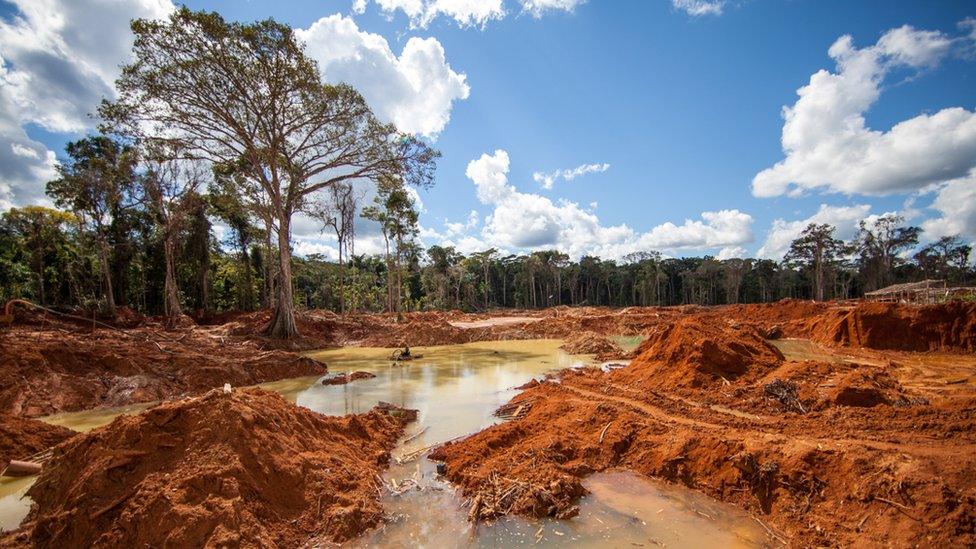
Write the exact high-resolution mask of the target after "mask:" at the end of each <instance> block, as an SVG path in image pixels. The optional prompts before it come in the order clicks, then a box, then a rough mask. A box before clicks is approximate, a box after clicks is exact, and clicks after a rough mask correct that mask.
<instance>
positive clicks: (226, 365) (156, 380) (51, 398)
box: [0, 324, 327, 417]
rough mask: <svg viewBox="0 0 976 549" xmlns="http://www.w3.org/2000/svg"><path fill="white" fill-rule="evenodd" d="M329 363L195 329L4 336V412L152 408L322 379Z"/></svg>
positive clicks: (0, 339)
mask: <svg viewBox="0 0 976 549" xmlns="http://www.w3.org/2000/svg"><path fill="white" fill-rule="evenodd" d="M326 371H327V368H326V366H325V364H322V363H320V362H318V361H315V360H312V359H310V358H307V357H302V356H300V355H297V354H294V353H291V352H286V351H261V350H259V349H257V348H256V347H255V346H254V345H253V344H250V343H249V342H246V341H227V340H225V339H221V338H215V337H211V336H210V335H209V334H207V333H206V332H205V331H203V330H200V329H197V328H192V327H191V328H188V329H185V330H182V331H178V332H162V331H161V330H155V329H153V328H152V327H139V328H133V329H129V330H127V331H126V332H124V333H123V332H119V331H114V330H108V329H99V330H96V331H95V332H94V333H89V332H87V331H84V330H83V329H81V328H78V327H76V326H72V325H68V324H61V325H54V326H50V327H36V326H29V325H27V326H17V325H15V326H14V327H13V328H11V329H3V330H0V377H2V378H3V379H5V380H7V383H5V384H4V385H3V386H2V387H0V412H3V413H8V414H12V415H23V416H31V417H33V416H41V415H48V414H52V413H57V412H69V411H76V410H84V409H89V408H97V407H102V406H121V405H125V404H132V403H137V402H152V401H156V400H162V399H166V398H170V397H174V396H182V395H186V394H193V393H199V392H202V391H207V390H210V389H213V388H215V387H222V386H223V385H224V383H230V384H231V385H233V386H235V387H238V386H242V385H253V384H257V383H263V382H266V381H274V380H277V379H284V378H290V377H300V376H310V375H321V374H324V373H325V372H326Z"/></svg>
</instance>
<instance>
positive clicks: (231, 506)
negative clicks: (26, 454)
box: [8, 389, 403, 547]
mask: <svg viewBox="0 0 976 549" xmlns="http://www.w3.org/2000/svg"><path fill="white" fill-rule="evenodd" d="M402 432H403V425H402V423H401V421H400V420H398V419H395V418H392V417H390V416H389V415H386V414H383V413H381V412H378V411H375V410H374V411H371V412H369V413H366V414H360V415H351V416H345V417H330V416H323V415H320V414H317V413H315V412H312V411H310V410H307V409H305V408H300V407H298V406H295V405H293V404H290V403H288V402H287V401H285V399H283V398H282V397H281V396H279V395H277V394H275V393H271V392H267V391H263V390H260V389H244V390H234V391H233V393H231V394H225V393H223V391H221V390H215V391H211V392H209V393H207V394H205V395H203V396H200V397H197V398H191V399H184V400H180V401H175V402H168V403H164V404H161V405H159V406H157V407H155V408H152V409H150V410H148V411H146V412H143V413H142V414H140V415H137V416H123V417H119V418H118V419H116V420H115V421H114V422H112V423H111V424H109V425H107V426H106V427H103V428H101V429H97V430H95V431H92V432H91V433H88V434H85V435H79V436H78V437H76V438H75V439H73V440H71V441H69V442H68V443H66V444H64V445H61V446H59V447H58V448H56V449H55V453H54V457H53V458H52V459H51V461H50V462H49V463H48V465H47V466H45V468H44V471H43V473H42V474H41V476H40V477H39V478H38V481H37V483H36V484H35V485H34V486H32V487H31V489H30V491H29V492H28V495H29V496H30V497H31V498H32V499H33V500H34V507H33V508H32V511H31V514H30V516H29V517H28V521H27V522H26V523H25V524H24V527H23V529H22V530H21V531H20V532H19V533H18V534H17V535H16V536H15V541H16V542H17V543H21V544H30V545H32V546H41V547H91V546H96V547H110V546H111V547H203V546H207V547H240V546H245V547H297V546H301V545H303V544H316V543H329V542H341V541H344V540H348V539H350V538H352V537H353V536H356V535H358V534H360V533H361V532H363V531H364V530H366V529H368V528H370V527H372V526H375V525H377V524H378V523H379V522H380V521H381V520H382V517H383V509H382V507H381V506H380V503H379V501H378V498H379V492H378V483H377V481H376V478H377V474H378V473H379V472H380V470H381V468H382V466H383V465H384V464H385V463H386V462H387V460H388V459H389V451H390V449H392V448H393V446H394V445H395V443H396V440H397V438H398V437H399V436H400V435H401V434H402ZM8 541H9V540H8Z"/></svg>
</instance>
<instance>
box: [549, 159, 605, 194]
mask: <svg viewBox="0 0 976 549" xmlns="http://www.w3.org/2000/svg"><path fill="white" fill-rule="evenodd" d="M609 169H610V164H606V163H603V164H582V165H579V166H577V167H575V168H572V169H565V170H556V171H554V172H549V173H543V172H535V173H533V174H532V179H533V180H534V181H535V182H536V183H539V184H540V185H542V188H543V189H552V186H553V184H554V183H555V182H556V180H557V179H562V180H564V181H572V180H574V179H576V178H577V177H580V176H583V175H586V174H588V173H600V172H605V171H607V170H609Z"/></svg>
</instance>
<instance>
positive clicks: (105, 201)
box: [47, 135, 137, 315]
mask: <svg viewBox="0 0 976 549" xmlns="http://www.w3.org/2000/svg"><path fill="white" fill-rule="evenodd" d="M65 152H67V154H68V158H67V160H66V161H65V162H63V163H61V164H59V165H58V173H59V174H60V175H61V177H60V178H58V179H56V180H54V181H50V182H48V184H47V194H48V195H50V196H51V197H52V198H53V199H54V203H55V204H57V205H58V206H59V207H61V208H65V209H68V210H71V211H72V212H74V213H75V214H76V215H78V216H79V217H80V219H81V221H82V223H83V224H84V225H85V226H86V227H87V228H88V230H89V233H90V234H91V235H92V236H93V238H94V240H95V245H96V248H97V249H98V260H99V265H100V268H101V272H102V282H103V288H102V292H103V294H104V295H105V308H106V310H107V312H108V313H109V314H111V315H114V314H115V292H114V289H113V280H112V278H113V277H112V269H111V265H110V254H111V251H112V250H111V245H110V244H109V236H110V234H109V232H110V229H111V221H112V219H111V217H112V216H113V215H116V216H117V215H118V213H119V212H121V211H123V210H124V208H126V207H127V206H128V205H129V204H128V202H127V201H128V199H129V198H130V193H131V190H132V188H133V185H134V182H135V175H134V174H135V166H136V162H137V154H136V152H135V150H134V149H133V148H132V147H130V146H128V145H125V144H123V143H121V142H119V141H116V140H113V139H111V138H109V137H106V136H104V135H97V136H92V137H86V138H84V139H81V140H79V141H75V142H72V143H68V145H67V147H66V149H65Z"/></svg>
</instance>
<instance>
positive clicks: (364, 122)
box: [101, 7, 437, 338]
mask: <svg viewBox="0 0 976 549" xmlns="http://www.w3.org/2000/svg"><path fill="white" fill-rule="evenodd" d="M132 31H133V33H134V34H135V42H134V46H133V52H134V56H135V61H134V62H133V63H132V64H130V65H128V66H126V67H125V68H124V69H123V71H122V76H121V77H120V78H119V80H118V81H117V83H116V87H117V88H118V91H119V97H118V100H117V101H115V102H113V103H105V104H103V106H102V108H101V114H102V116H103V117H104V118H105V119H106V120H108V121H109V123H110V125H111V127H113V128H114V129H116V130H121V131H124V132H126V133H131V134H136V135H143V134H150V135H153V136H165V137H168V138H171V139H174V140H179V141H181V142H182V143H183V144H184V146H186V147H187V149H188V150H190V151H193V153H194V154H196V155H198V156H199V157H201V158H206V159H209V160H212V161H214V162H218V163H237V162H240V163H241V164H242V165H244V166H246V168H247V170H248V175H249V180H250V181H251V182H252V183H253V184H254V185H256V186H257V187H258V188H259V189H260V190H261V191H262V192H263V194H264V195H265V197H266V199H267V204H268V207H269V209H270V210H271V212H272V213H273V215H274V219H275V221H276V225H277V226H276V227H275V229H276V231H277V236H278V253H279V273H280V277H281V280H280V283H279V287H278V301H277V303H276V306H275V311H274V315H273V317H272V320H271V322H270V323H269V325H268V327H267V329H266V331H267V333H268V334H269V335H270V336H272V337H275V338H291V337H295V336H297V335H298V329H297V326H296V324H295V318H294V311H293V309H294V297H293V290H292V276H291V248H290V244H291V221H292V215H293V214H294V213H295V212H296V211H299V210H300V209H301V208H302V207H303V206H304V202H305V200H306V198H307V197H308V196H309V195H310V194H312V193H314V192H316V191H318V190H320V189H324V188H327V187H329V186H331V185H335V184H338V183H342V182H346V181H351V180H356V179H371V180H376V179H378V178H379V177H380V176H381V175H396V176H398V177H400V178H402V179H404V180H405V181H407V182H409V183H412V184H415V185H429V184H431V183H432V181H433V169H434V160H435V158H436V156H437V153H436V151H434V150H432V149H431V148H430V147H428V146H427V145H426V144H424V143H423V142H421V141H419V140H418V139H416V138H414V137H412V136H408V135H404V134H401V133H400V132H398V131H397V129H396V127H394V126H393V125H392V124H383V123H380V122H379V121H378V120H377V119H376V118H375V117H374V116H373V113H372V111H371V110H370V108H369V106H368V105H367V104H366V101H365V100H364V99H363V97H362V96H361V95H360V94H359V93H358V92H357V91H356V90H354V89H353V88H352V87H350V86H347V85H344V84H340V85H329V84H323V83H322V81H321V79H320V76H319V71H318V68H317V66H316V64H315V62H314V61H312V60H311V59H310V58H309V57H308V56H306V55H305V53H304V51H303V45H302V44H301V43H300V42H299V40H298V39H297V38H296V37H295V33H294V31H293V30H292V28H291V27H289V26H287V25H284V24H281V23H278V22H276V21H274V20H271V19H269V20H265V21H259V22H256V23H248V24H245V23H232V22H227V21H224V19H223V18H222V17H221V16H220V15H218V14H216V13H206V12H194V11H191V10H189V9H187V8H185V7H184V8H181V9H178V10H176V11H175V12H174V13H173V14H172V15H171V16H170V18H169V19H168V20H165V21H158V20H152V21H150V20H136V21H133V23H132Z"/></svg>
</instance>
